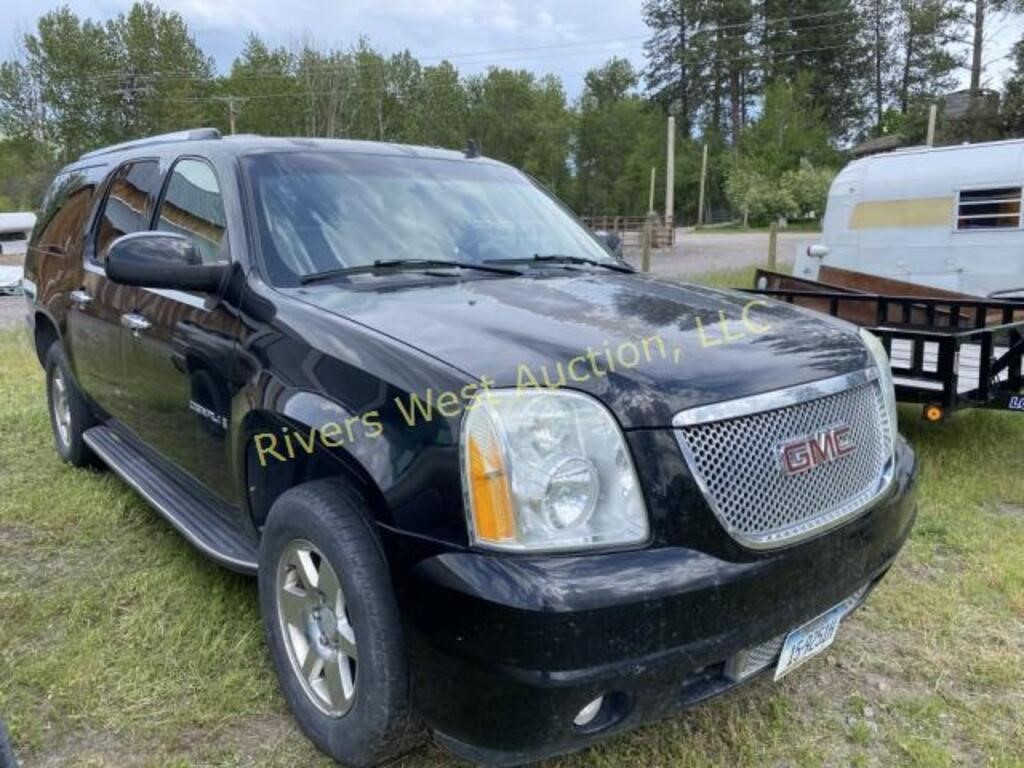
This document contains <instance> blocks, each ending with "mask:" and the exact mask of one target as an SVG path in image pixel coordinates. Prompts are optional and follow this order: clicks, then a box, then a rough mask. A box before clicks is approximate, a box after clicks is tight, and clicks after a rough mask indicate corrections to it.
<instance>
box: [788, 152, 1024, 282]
mask: <svg viewBox="0 0 1024 768" xmlns="http://www.w3.org/2000/svg"><path fill="white" fill-rule="evenodd" d="M1022 193H1024V140H1013V141H998V142H990V143H985V144H966V145H961V146H955V147H921V148H914V149H906V150H900V151H897V152H892V153H890V154H884V155H874V156H872V157H866V158H863V159H861V160H856V161H854V162H852V163H850V164H849V165H847V166H846V167H845V168H844V169H843V170H842V171H841V172H840V173H839V175H838V176H837V177H836V179H835V181H834V182H833V183H832V188H831V190H830V192H829V197H828V207H827V209H826V212H825V218H824V222H823V227H822V238H821V242H820V243H819V244H815V245H812V246H810V247H808V248H807V250H806V251H805V252H802V253H799V254H797V258H796V264H795V268H794V275H796V276H797V277H801V278H806V279H810V280H819V279H824V278H823V277H822V276H819V272H820V269H821V267H822V266H827V267H833V268H838V269H842V270H850V271H854V272H862V273H866V274H868V275H874V276H878V277H882V278H888V279H892V280H899V281H902V282H905V283H915V284H917V285H921V286H927V287H932V288H939V289H942V290H945V291H954V292H958V293H965V294H971V295H975V296H986V297H996V296H1003V297H1006V298H1013V297H1022V296H1024V219H1022V215H1024V206H1022V202H1021V200H1022Z"/></svg>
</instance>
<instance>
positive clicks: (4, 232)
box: [0, 213, 36, 296]
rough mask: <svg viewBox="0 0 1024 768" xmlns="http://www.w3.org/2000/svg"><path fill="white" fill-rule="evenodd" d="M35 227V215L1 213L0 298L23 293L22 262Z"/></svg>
mask: <svg viewBox="0 0 1024 768" xmlns="http://www.w3.org/2000/svg"><path fill="white" fill-rule="evenodd" d="M35 225H36V215H35V214H34V213H0V296H2V295H4V294H16V293H21V276H22V272H23V267H22V262H23V261H24V259H25V251H26V250H27V248H28V239H29V237H30V236H31V235H32V228H33V227H34V226H35Z"/></svg>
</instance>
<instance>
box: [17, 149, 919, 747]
mask: <svg viewBox="0 0 1024 768" xmlns="http://www.w3.org/2000/svg"><path fill="white" fill-rule="evenodd" d="M25 288H26V294H27V298H28V309H29V313H28V318H29V325H30V328H31V332H32V336H33V338H34V341H35V346H36V349H37V351H38V356H39V360H40V362H41V363H42V364H43V365H44V366H45V369H46V391H47V396H48V403H49V410H50V416H51V421H52V427H53V434H54V439H55V443H56V448H57V451H58V453H59V454H60V456H61V458H63V459H64V460H65V461H67V462H70V463H71V464H74V465H77V466H82V465H88V464H101V465H105V466H106V467H109V468H110V469H111V470H112V471H114V472H115V473H117V474H118V475H119V476H120V477H121V478H122V479H123V480H124V481H125V482H126V483H128V484H129V485H130V486H132V487H133V488H134V489H135V490H136V491H137V492H138V493H139V494H140V495H141V496H142V497H143V498H144V499H145V500H146V501H147V502H148V503H149V504H150V505H152V506H153V507H154V508H155V509H156V510H157V511H158V512H159V513H160V514H161V515H163V516H164V517H166V519H167V520H168V521H169V522H170V523H171V525H173V526H174V527H175V528H177V529H178V530H180V532H181V533H182V534H183V535H184V537H185V538H186V539H188V540H189V541H190V542H191V543H192V544H194V545H195V546H196V547H198V548H199V549H200V550H202V551H203V552H204V553H206V554H207V555H209V556H210V557H211V558H213V559H215V560H217V561H219V562H220V563H222V564H223V565H225V566H227V567H228V568H231V569H234V570H237V571H242V572H244V573H250V574H255V575H256V576H257V579H258V588H259V597H260V606H261V609H262V614H263V619H264V622H265V628H266V636H267V642H268V645H269V649H270V654H271V656H272V658H273V661H274V664H275V666H276V670H277V674H278V677H279V680H280V686H281V690H282V692H283V694H284V696H285V698H286V699H287V701H288V703H289V705H290V707H291V709H292V711H293V712H294V715H295V717H296V719H297V721H298V723H299V725H300V727H301V728H302V730H303V731H304V732H305V733H306V734H307V735H308V736H309V738H310V739H312V741H313V742H315V743H316V745H317V746H318V747H319V748H320V749H321V750H323V751H324V752H326V753H327V754H329V755H332V756H333V757H335V758H337V759H338V760H340V761H342V762H345V763H349V764H353V765H372V764H376V763H379V762H381V761H384V760H387V759H389V758H391V757H393V756H395V755H396V754H398V753H400V752H402V751H403V750H406V749H408V748H410V746H412V745H414V744H416V743H417V742H418V740H419V739H420V738H422V737H423V736H424V735H425V734H432V735H433V737H434V738H435V739H436V740H437V741H438V742H440V743H441V744H443V745H445V746H446V747H447V748H449V749H451V750H452V751H453V752H455V753H456V754H458V755H460V756H463V757H465V758H468V759H470V760H475V761H479V762H483V763H489V764H514V763H520V762H524V761H528V760H532V759H536V758H539V757H543V756H547V755H554V754H559V753H563V752H568V751H571V750H575V749H579V748H581V747H583V746H585V745H587V744H590V743H592V742H594V741H595V740H597V739H601V738H604V737H607V736H608V735H611V734H614V733H619V732H621V731H623V730H624V729H628V728H632V727H635V726H636V725H638V724H640V723H644V722H647V721H650V720H652V719H654V718H657V717H660V716H662V715H664V714H667V713H670V712H672V711H674V710H676V709H677V708H679V707H684V706H687V705H692V704H694V703H696V702H699V701H702V700H704V699H706V698H708V697H710V696H713V695H716V694H719V693H721V692H723V691H726V690H728V689H730V688H732V687H734V686H737V685H739V684H741V683H743V682H745V681H747V680H750V679H751V678H752V677H754V676H756V675H758V674H761V673H769V674H774V676H775V677H776V678H778V677H781V676H782V675H784V674H786V673H788V672H790V671H791V670H793V669H794V668H796V667H797V666H799V665H800V664H802V663H803V662H804V661H806V660H807V659H809V658H811V657H813V656H814V655H816V654H817V653H819V652H820V651H821V650H823V649H824V648H825V647H827V646H828V645H829V644H830V643H831V642H832V641H833V639H834V637H835V635H836V632H837V630H838V629H839V627H840V624H841V622H842V620H843V619H844V618H845V617H846V616H847V615H848V614H849V613H850V612H851V611H852V610H854V609H855V608H857V607H858V606H859V605H860V604H861V603H862V602H863V601H864V600H865V598H866V597H867V595H868V593H869V592H870V591H871V589H872V588H873V587H874V586H875V585H876V584H877V583H878V581H879V580H880V579H881V578H882V577H883V575H884V574H885V573H886V571H887V569H888V568H889V567H890V565H891V564H892V562H893V560H894V558H895V557H896V556H897V553H898V552H899V550H900V548H901V546H902V544H903V543H904V541H905V539H906V537H907V535H908V533H909V531H910V528H911V525H912V522H913V519H914V513H915V507H914V502H913V495H912V489H913V484H914V479H915V474H916V466H915V459H914V455H913V453H912V451H911V450H910V448H909V447H908V446H907V444H906V443H905V442H904V440H903V439H902V438H901V437H900V436H899V435H898V433H897V424H896V413H895V403H894V398H893V386H892V380H891V376H890V372H889V368H888V363H887V359H886V353H885V350H884V348H883V347H882V345H881V344H880V343H879V342H878V341H876V340H875V339H874V337H872V336H870V335H869V334H866V333H858V331H857V330H856V329H855V328H853V327H852V326H849V325H847V324H845V323H842V322H840V321H836V320H833V319H830V318H827V317H824V316H818V315H815V314H813V313H810V312H807V311H804V310H800V309H796V308H793V307H790V306H787V305H785V304H780V303H774V302H771V301H768V300H766V299H763V298H759V297H756V296H753V295H746V294H741V293H736V292H730V291H720V290H713V289H710V288H704V287H698V286H694V285H686V284H681V283H678V282H674V281H670V280H665V279H659V278H656V277H652V276H651V275H648V274H642V273H638V272H635V271H634V270H632V269H631V268H630V267H629V266H627V265H626V264H625V263H624V262H622V261H620V260H618V259H617V258H615V257H614V256H613V255H612V254H611V253H610V252H609V251H608V250H607V249H606V248H605V246H604V244H602V243H601V241H600V240H599V239H597V238H596V237H595V236H593V235H592V234H591V233H589V232H588V231H586V230H585V229H583V228H582V227H581V225H580V224H579V223H578V222H577V221H576V220H575V218H574V217H573V216H572V215H571V214H570V213H569V212H568V211H567V210H566V209H565V208H564V207H563V206H562V205H561V204H560V203H559V202H558V201H557V200H556V199H555V198H553V197H552V196H551V195H549V194H548V193H547V192H545V191H544V190H543V189H542V188H540V187H539V186H538V185H537V184H535V183H534V182H533V181H532V180H531V179H530V178H529V177H527V176H525V175H524V174H522V173H520V172H518V171H516V170H515V169H513V168H510V167H509V166H507V165H504V164H502V163H498V162H495V161H492V160H490V159H486V158H484V157H481V156H479V154H478V153H477V152H475V151H474V150H473V148H472V147H471V148H470V149H469V150H467V151H466V152H464V153H463V152H453V151H443V150H439V149H427V148H419V147H407V146H396V145H387V144H376V143H366V142H354V141H327V140H307V139H271V138H260V137H251V136H250V137H237V138H234V137H232V138H221V137H220V135H219V134H218V133H217V132H216V131H213V130H211V129H199V130H195V131H190V132H186V133H183V134H174V135H167V136H159V137H154V138H151V139H146V140H142V141H137V142H131V143H128V144H123V145H119V146H116V147H111V148H109V149H104V150H100V151H97V152H93V153H90V154H87V155H85V156H83V157H82V158H81V159H79V160H78V161H76V162H74V163H72V164H71V165H69V166H68V167H66V168H65V169H63V170H62V171H61V172H60V174H59V175H58V176H57V178H56V180H55V181H54V182H53V185H52V188H51V189H50V191H49V192H48V194H47V197H46V199H45V201H44V205H43V211H42V215H41V216H40V217H39V221H38V224H37V226H36V230H35V232H34V234H33V237H32V241H31V245H30V250H29V253H28V257H27V263H26V279H25ZM167 588H168V589H173V588H174V585H173V584H168V585H167ZM196 610H203V607H202V606H201V605H197V606H196Z"/></svg>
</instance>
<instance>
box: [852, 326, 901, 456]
mask: <svg viewBox="0 0 1024 768" xmlns="http://www.w3.org/2000/svg"><path fill="white" fill-rule="evenodd" d="M860 338H861V341H863V342H864V346H866V347H867V348H868V352H870V353H871V357H872V358H873V359H874V361H875V366H876V367H877V368H878V385H879V386H880V387H881V388H882V397H883V398H884V399H885V412H886V415H887V416H888V417H889V435H890V436H891V437H892V443H893V447H895V445H896V430H897V416H896V388H895V385H894V384H893V381H892V368H891V367H890V365H889V355H887V354H886V353H885V347H884V346H882V342H881V341H879V340H878V337H877V336H875V334H873V333H871V332H870V331H868V330H866V329H864V328H861V329H860Z"/></svg>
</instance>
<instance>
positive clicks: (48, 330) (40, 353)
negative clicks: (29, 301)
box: [32, 308, 63, 366]
mask: <svg viewBox="0 0 1024 768" xmlns="http://www.w3.org/2000/svg"><path fill="white" fill-rule="evenodd" d="M33 326H34V328H33V331H32V341H33V344H34V345H35V349H36V358H38V360H39V364H40V365H43V366H45V365H46V353H47V352H48V351H49V350H50V347H51V346H53V344H55V343H58V342H61V341H62V338H63V337H62V335H61V332H60V329H59V328H58V327H57V323H56V322H55V321H54V319H53V318H52V317H50V315H48V314H47V313H46V312H44V311H43V310H41V309H38V308H37V309H36V310H35V317H34V323H33Z"/></svg>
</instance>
